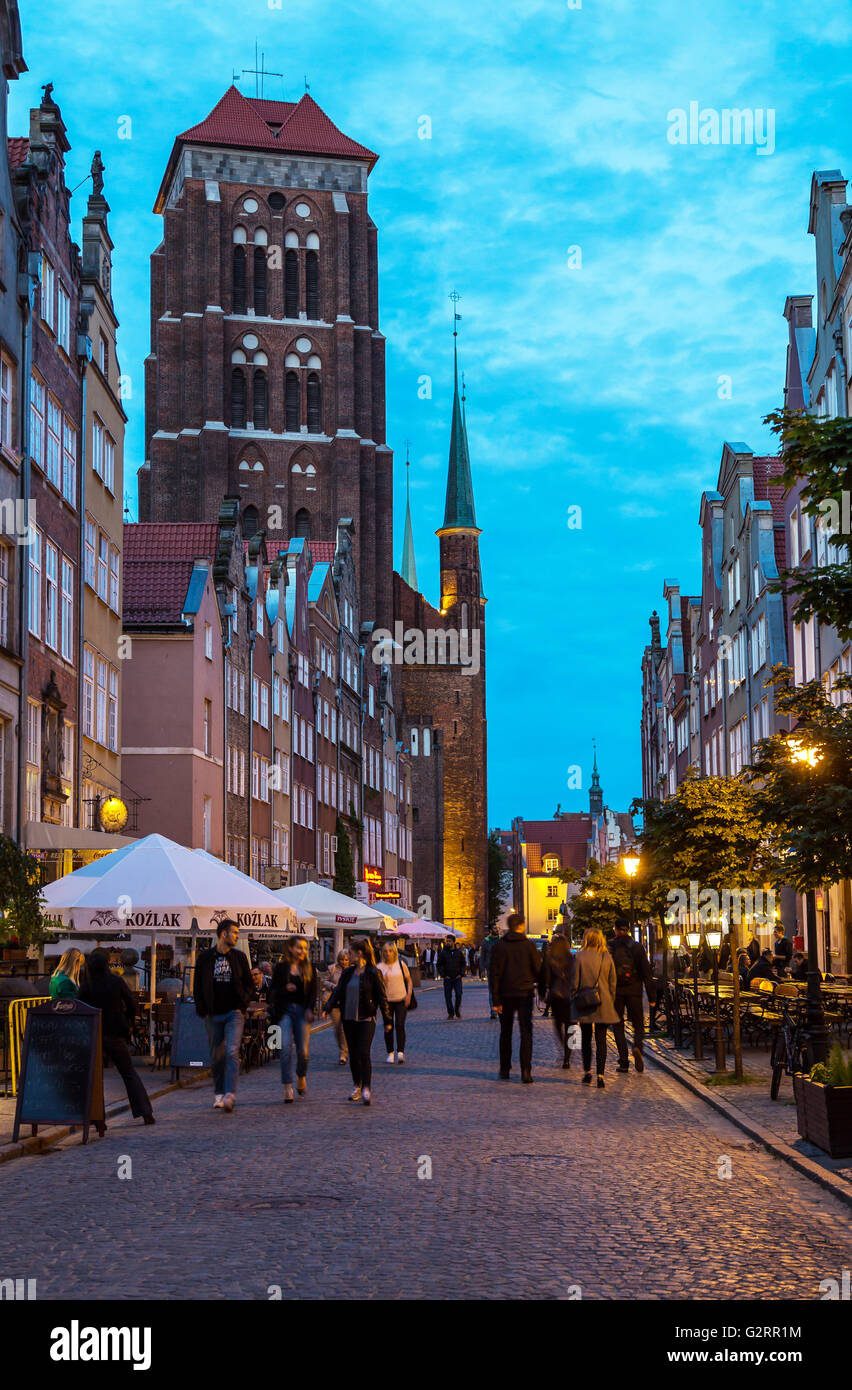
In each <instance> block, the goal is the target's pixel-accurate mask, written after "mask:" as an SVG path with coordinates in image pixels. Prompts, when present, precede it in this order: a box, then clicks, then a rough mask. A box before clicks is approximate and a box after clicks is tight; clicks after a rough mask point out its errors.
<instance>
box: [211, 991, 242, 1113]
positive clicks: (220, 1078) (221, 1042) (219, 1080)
mask: <svg viewBox="0 0 852 1390" xmlns="http://www.w3.org/2000/svg"><path fill="white" fill-rule="evenodd" d="M204 1022H205V1024H206V1026H207V1037H208V1039H209V1042H210V1066H211V1068H212V1070H213V1090H214V1092H215V1094H216V1095H217V1096H227V1095H233V1094H234V1092H235V1091H236V1089H237V1077H238V1075H239V1071H240V1043H241V1042H242V1038H243V1029H244V1028H245V1025H246V1016H245V1014H244V1013H241V1011H240V1010H239V1009H234V1010H232V1012H231V1013H229V1014H211V1015H210V1017H209V1018H205V1020H204Z"/></svg>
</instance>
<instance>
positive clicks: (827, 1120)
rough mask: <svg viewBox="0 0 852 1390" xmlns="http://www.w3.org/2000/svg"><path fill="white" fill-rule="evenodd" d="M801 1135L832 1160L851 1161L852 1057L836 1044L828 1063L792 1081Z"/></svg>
mask: <svg viewBox="0 0 852 1390" xmlns="http://www.w3.org/2000/svg"><path fill="white" fill-rule="evenodd" d="M793 1090H794V1093H795V1096H796V1118H797V1121H798V1127H799V1134H800V1135H801V1137H802V1138H803V1139H807V1140H808V1142H809V1143H811V1144H816V1146H817V1148H820V1149H824V1150H825V1152H826V1153H828V1154H830V1155H831V1157H832V1158H849V1157H852V1054H847V1053H844V1052H843V1049H842V1048H841V1046H840V1043H835V1044H834V1046H833V1047H832V1049H831V1052H830V1053H829V1056H828V1061H827V1062H817V1064H816V1066H815V1067H812V1068H811V1071H810V1074H809V1075H808V1076H805V1075H804V1073H803V1072H797V1073H796V1075H795V1076H794V1077H793Z"/></svg>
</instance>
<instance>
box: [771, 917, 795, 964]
mask: <svg viewBox="0 0 852 1390" xmlns="http://www.w3.org/2000/svg"><path fill="white" fill-rule="evenodd" d="M792 959H793V943H792V941H790V940H789V939H788V938H787V937H786V936H785V935H784V928H783V926H782V925H781V923H780V922H779V923H778V925H777V926H776V928H775V943H774V946H773V951H772V964H773V965H774V967H775V970H776V973H777V974H778V975H780V976H782V977H783V976H784V975H786V973H787V969H788V966H789V965H790V962H791V961H792Z"/></svg>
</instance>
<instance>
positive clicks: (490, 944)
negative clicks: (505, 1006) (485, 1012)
mask: <svg viewBox="0 0 852 1390" xmlns="http://www.w3.org/2000/svg"><path fill="white" fill-rule="evenodd" d="M499 940H500V933H499V932H498V930H497V928H496V926H491V927H489V928H488V935H487V936H486V937H485V938H484V940H483V942H482V946H481V947H480V950H479V968H480V970H482V971H484V973H485V978H486V980H487V981H488V1008H489V1010H490V1013H491V1017H492V1018H499V1014H498V1013H497V1012H496V1011H495V1008H494V1001H493V999H492V997H491V958H492V956H493V954H494V947H495V946H496V945H497V942H498V941H499Z"/></svg>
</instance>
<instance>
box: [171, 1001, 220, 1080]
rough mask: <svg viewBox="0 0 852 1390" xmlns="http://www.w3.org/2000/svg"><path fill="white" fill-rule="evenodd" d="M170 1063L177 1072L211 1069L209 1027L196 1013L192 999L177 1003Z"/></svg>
mask: <svg viewBox="0 0 852 1390" xmlns="http://www.w3.org/2000/svg"><path fill="white" fill-rule="evenodd" d="M169 1062H170V1064H171V1066H172V1067H173V1068H174V1069H175V1071H178V1072H179V1071H180V1069H181V1067H195V1068H201V1067H209V1066H210V1043H209V1040H208V1037H207V1025H206V1024H205V1022H204V1019H203V1018H199V1017H198V1014H197V1013H196V1012H195V1004H194V1002H193V1000H192V999H178V1000H176V1001H175V1017H174V1023H173V1024H172V1051H171V1056H170V1057H169Z"/></svg>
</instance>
